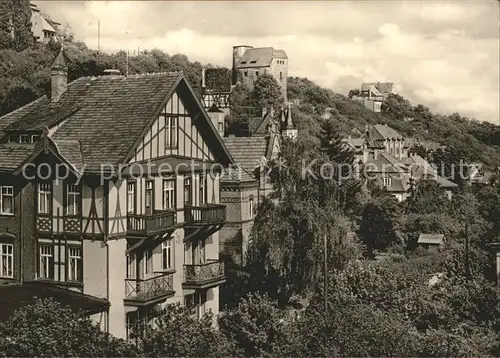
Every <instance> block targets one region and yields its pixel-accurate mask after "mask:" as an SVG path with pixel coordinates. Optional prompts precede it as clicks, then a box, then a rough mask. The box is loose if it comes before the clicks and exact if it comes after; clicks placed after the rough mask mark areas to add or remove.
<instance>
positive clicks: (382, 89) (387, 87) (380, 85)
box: [361, 82, 394, 93]
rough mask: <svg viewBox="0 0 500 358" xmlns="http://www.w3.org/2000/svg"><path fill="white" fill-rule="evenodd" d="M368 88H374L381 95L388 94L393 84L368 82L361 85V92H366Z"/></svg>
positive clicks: (392, 88)
mask: <svg viewBox="0 0 500 358" xmlns="http://www.w3.org/2000/svg"><path fill="white" fill-rule="evenodd" d="M370 86H374V87H375V88H376V89H377V90H378V91H380V92H381V93H390V92H392V91H393V90H394V83H393V82H368V83H363V84H362V85H361V91H368V90H369V89H370Z"/></svg>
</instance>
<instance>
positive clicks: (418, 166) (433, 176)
mask: <svg viewBox="0 0 500 358" xmlns="http://www.w3.org/2000/svg"><path fill="white" fill-rule="evenodd" d="M403 164H405V165H406V166H408V168H409V170H410V174H411V176H412V177H413V178H414V179H417V180H419V179H429V180H435V181H436V182H437V183H438V184H439V185H440V186H441V187H443V188H456V187H457V186H458V185H457V184H455V183H453V182H451V181H449V180H448V179H446V178H443V177H441V176H439V175H438V173H437V171H436V169H435V168H433V167H432V166H431V164H430V163H429V162H428V161H426V160H425V159H424V158H422V157H421V156H419V155H412V156H411V157H408V158H405V159H404V160H403Z"/></svg>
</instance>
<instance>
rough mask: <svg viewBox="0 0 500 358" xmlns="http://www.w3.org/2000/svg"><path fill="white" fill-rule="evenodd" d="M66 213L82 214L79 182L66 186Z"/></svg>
mask: <svg viewBox="0 0 500 358" xmlns="http://www.w3.org/2000/svg"><path fill="white" fill-rule="evenodd" d="M66 214H67V215H78V214H80V186H79V185H77V184H68V185H67V186H66Z"/></svg>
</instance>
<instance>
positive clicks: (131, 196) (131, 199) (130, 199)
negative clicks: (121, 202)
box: [127, 182, 135, 213]
mask: <svg viewBox="0 0 500 358" xmlns="http://www.w3.org/2000/svg"><path fill="white" fill-rule="evenodd" d="M127 213H135V182H128V183H127Z"/></svg>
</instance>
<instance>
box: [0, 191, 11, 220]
mask: <svg viewBox="0 0 500 358" xmlns="http://www.w3.org/2000/svg"><path fill="white" fill-rule="evenodd" d="M0 214H4V215H12V214H14V187H13V186H0Z"/></svg>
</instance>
